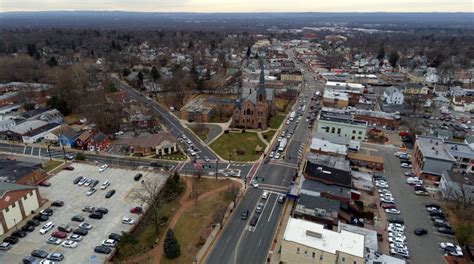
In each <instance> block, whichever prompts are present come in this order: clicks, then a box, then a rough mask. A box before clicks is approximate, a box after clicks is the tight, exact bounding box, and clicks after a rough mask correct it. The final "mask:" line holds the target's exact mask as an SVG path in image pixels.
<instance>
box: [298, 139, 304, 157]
mask: <svg viewBox="0 0 474 264" xmlns="http://www.w3.org/2000/svg"><path fill="white" fill-rule="evenodd" d="M304 148H305V144H304V143H303V142H301V144H300V146H299V147H298V160H299V159H301V157H302V156H303V154H304Z"/></svg>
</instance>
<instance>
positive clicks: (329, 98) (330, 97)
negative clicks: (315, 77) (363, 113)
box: [322, 90, 349, 108]
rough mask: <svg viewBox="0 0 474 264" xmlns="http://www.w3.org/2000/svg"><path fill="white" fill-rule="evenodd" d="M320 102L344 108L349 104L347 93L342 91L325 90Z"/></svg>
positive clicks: (327, 105) (328, 105)
mask: <svg viewBox="0 0 474 264" xmlns="http://www.w3.org/2000/svg"><path fill="white" fill-rule="evenodd" d="M322 102H323V105H324V106H326V107H335V108H345V107H347V106H349V95H348V94H347V93H344V92H337V91H332V90H325V91H324V94H323V100H322Z"/></svg>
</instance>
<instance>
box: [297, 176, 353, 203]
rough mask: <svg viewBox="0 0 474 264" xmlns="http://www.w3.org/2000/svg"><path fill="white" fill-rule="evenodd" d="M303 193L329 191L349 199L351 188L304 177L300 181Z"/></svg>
mask: <svg viewBox="0 0 474 264" xmlns="http://www.w3.org/2000/svg"><path fill="white" fill-rule="evenodd" d="M300 189H301V193H303V194H311V193H329V194H331V195H333V196H337V197H342V198H346V199H349V198H350V197H351V189H349V188H346V187H342V186H337V185H329V184H325V183H324V182H320V181H316V180H312V179H309V178H305V177H303V179H302V181H301V182H300Z"/></svg>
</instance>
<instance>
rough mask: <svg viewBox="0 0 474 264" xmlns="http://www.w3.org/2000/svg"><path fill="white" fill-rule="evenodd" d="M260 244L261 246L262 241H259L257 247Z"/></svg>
mask: <svg viewBox="0 0 474 264" xmlns="http://www.w3.org/2000/svg"><path fill="white" fill-rule="evenodd" d="M260 244H262V240H261V239H260V241H258V245H257V247H260Z"/></svg>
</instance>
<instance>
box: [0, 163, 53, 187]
mask: <svg viewBox="0 0 474 264" xmlns="http://www.w3.org/2000/svg"><path fill="white" fill-rule="evenodd" d="M46 176H47V175H46V174H45V173H44V172H43V171H42V170H41V163H34V162H25V161H18V160H4V159H2V160H0V182H12V183H17V184H24V185H37V184H38V183H40V182H41V181H42V180H44V179H45V177H46Z"/></svg>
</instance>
